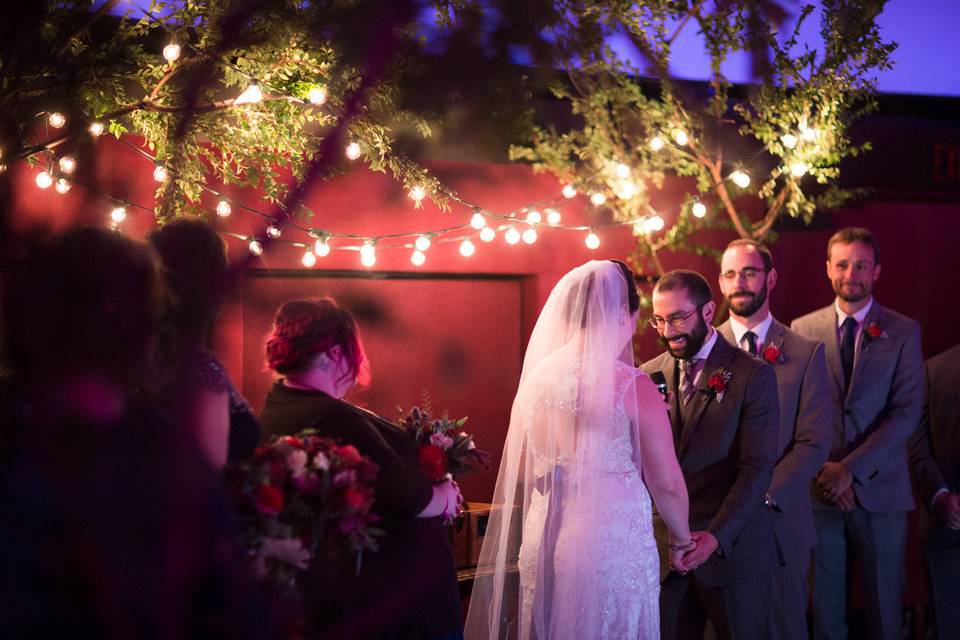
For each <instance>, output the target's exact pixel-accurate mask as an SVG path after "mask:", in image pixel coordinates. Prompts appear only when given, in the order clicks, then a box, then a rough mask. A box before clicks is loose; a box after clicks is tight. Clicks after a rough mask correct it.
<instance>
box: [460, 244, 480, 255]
mask: <svg viewBox="0 0 960 640" xmlns="http://www.w3.org/2000/svg"><path fill="white" fill-rule="evenodd" d="M476 252H477V247H476V245H475V244H473V243H472V242H470V241H469V240H464V241H463V242H461V243H460V255H462V256H463V257H464V258H469V257H470V256H472V255H473V254H474V253H476Z"/></svg>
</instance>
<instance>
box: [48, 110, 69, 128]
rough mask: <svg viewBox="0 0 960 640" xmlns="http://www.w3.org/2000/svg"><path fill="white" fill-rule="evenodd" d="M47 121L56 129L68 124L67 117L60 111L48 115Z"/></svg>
mask: <svg viewBox="0 0 960 640" xmlns="http://www.w3.org/2000/svg"><path fill="white" fill-rule="evenodd" d="M47 122H48V123H50V126H51V127H53V128H54V129H59V128H60V127H62V126H63V125H65V124H67V117H66V116H65V115H63V114H62V113H60V112H59V111H54V112H53V113H51V114H50V115H49V116H48V117H47Z"/></svg>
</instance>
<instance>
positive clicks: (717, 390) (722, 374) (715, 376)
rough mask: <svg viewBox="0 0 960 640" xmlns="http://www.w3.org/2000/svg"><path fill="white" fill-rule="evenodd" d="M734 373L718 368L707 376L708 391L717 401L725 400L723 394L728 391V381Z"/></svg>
mask: <svg viewBox="0 0 960 640" xmlns="http://www.w3.org/2000/svg"><path fill="white" fill-rule="evenodd" d="M731 377H733V374H732V373H730V372H729V371H727V370H726V369H717V370H716V371H714V372H713V373H711V374H710V377H709V378H707V388H706V393H709V394H711V395H713V397H715V398H716V399H717V402H723V394H724V393H726V391H727V383H728V382H730V378H731Z"/></svg>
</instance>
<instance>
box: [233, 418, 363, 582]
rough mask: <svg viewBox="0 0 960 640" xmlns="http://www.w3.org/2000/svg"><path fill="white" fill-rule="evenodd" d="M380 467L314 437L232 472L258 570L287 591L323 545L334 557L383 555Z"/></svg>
mask: <svg viewBox="0 0 960 640" xmlns="http://www.w3.org/2000/svg"><path fill="white" fill-rule="evenodd" d="M376 475H377V465H376V464H374V463H373V462H372V461H371V460H370V459H369V458H367V457H365V456H363V455H361V454H360V452H359V451H357V449H356V448H355V447H352V446H349V445H346V446H340V445H338V444H337V443H336V442H334V441H333V440H330V439H328V438H321V437H319V436H317V435H315V432H313V431H309V430H308V431H304V432H302V433H300V434H298V435H296V436H280V437H274V438H272V439H271V440H270V441H269V442H267V443H266V444H264V445H262V446H260V447H258V448H257V450H256V451H255V452H254V454H253V456H251V458H250V459H249V460H248V461H246V462H244V463H242V464H239V465H234V466H232V467H230V468H229V469H228V470H227V486H228V489H229V491H230V495H231V497H232V499H233V503H234V506H235V508H236V511H237V513H238V514H239V518H240V522H241V526H242V528H243V534H244V537H245V541H246V543H247V545H248V547H249V549H250V551H251V554H253V555H255V557H256V558H257V559H258V565H259V566H258V569H259V571H261V573H263V574H264V577H265V578H266V579H267V581H268V583H271V584H272V586H274V587H278V588H279V589H280V591H282V592H283V591H287V592H289V591H291V590H292V588H293V586H294V584H295V581H296V577H297V574H298V571H299V570H301V569H304V568H306V566H307V564H308V563H309V560H310V558H312V557H313V556H314V555H315V554H316V552H317V550H318V549H320V548H321V546H322V547H323V548H324V549H325V550H332V551H333V552H334V553H337V552H342V553H356V554H357V563H358V566H359V562H360V557H361V554H362V552H363V551H364V550H367V549H370V550H376V548H377V541H376V537H377V536H378V535H379V534H380V533H381V532H380V531H379V530H378V529H376V528H374V527H373V526H372V525H373V524H374V523H375V522H376V521H377V520H378V517H377V516H376V515H375V514H373V513H371V511H370V507H371V506H372V505H373V497H374V496H373V482H374V480H375V478H376Z"/></svg>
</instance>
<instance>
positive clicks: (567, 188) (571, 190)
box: [560, 184, 577, 198]
mask: <svg viewBox="0 0 960 640" xmlns="http://www.w3.org/2000/svg"><path fill="white" fill-rule="evenodd" d="M560 193H562V194H563V197H564V198H572V197H573V196H575V195H577V188H576V187H575V186H573V185H572V184H565V185H563V189H562V190H561V191H560Z"/></svg>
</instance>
